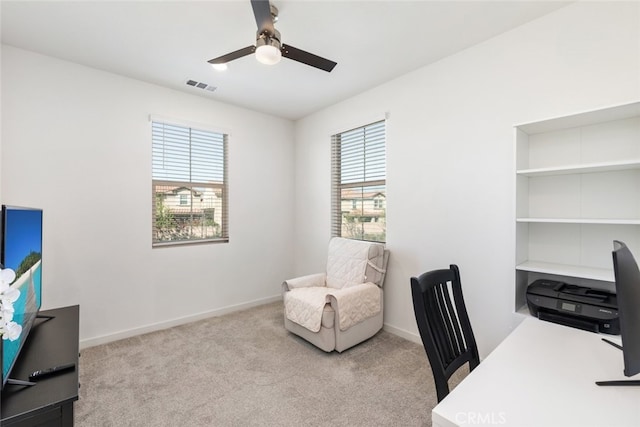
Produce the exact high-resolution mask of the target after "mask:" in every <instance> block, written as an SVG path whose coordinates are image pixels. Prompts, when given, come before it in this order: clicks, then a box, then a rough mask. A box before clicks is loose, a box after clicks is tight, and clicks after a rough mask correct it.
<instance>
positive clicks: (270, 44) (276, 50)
mask: <svg viewBox="0 0 640 427" xmlns="http://www.w3.org/2000/svg"><path fill="white" fill-rule="evenodd" d="M256 59H257V60H258V62H260V63H262V64H266V65H275V64H277V63H278V62H280V60H281V59H282V52H280V32H279V31H278V30H274V33H273V34H271V33H267V32H263V33H260V34H258V37H257V39H256Z"/></svg>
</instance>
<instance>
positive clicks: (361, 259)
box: [326, 237, 386, 289]
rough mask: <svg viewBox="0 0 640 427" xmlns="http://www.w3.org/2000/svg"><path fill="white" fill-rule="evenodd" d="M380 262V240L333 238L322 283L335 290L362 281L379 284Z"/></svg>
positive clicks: (382, 252)
mask: <svg viewBox="0 0 640 427" xmlns="http://www.w3.org/2000/svg"><path fill="white" fill-rule="evenodd" d="M384 264H385V256H384V246H383V245H382V244H381V243H375V242H364V241H362V240H351V239H345V238H342V237H334V238H332V239H331V241H330V242H329V254H328V257H327V277H326V284H327V286H328V287H330V288H335V289H342V288H345V287H349V286H354V285H359V284H361V283H366V282H372V283H375V284H376V285H378V286H382V280H383V279H384V269H385V267H386V266H385V265H384Z"/></svg>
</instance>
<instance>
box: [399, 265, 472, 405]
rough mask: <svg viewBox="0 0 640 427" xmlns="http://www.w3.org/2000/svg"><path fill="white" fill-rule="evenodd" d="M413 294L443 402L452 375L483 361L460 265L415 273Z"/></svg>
mask: <svg viewBox="0 0 640 427" xmlns="http://www.w3.org/2000/svg"><path fill="white" fill-rule="evenodd" d="M449 284H450V286H449ZM411 294H412V296H413V310H414V312H415V315H416V322H417V323H418V330H419V331H420V337H421V338H422V343H423V345H424V349H425V351H426V353H427V357H428V358H429V363H430V364H431V370H432V371H433V378H434V381H435V383H436V392H437V394H438V402H440V401H442V399H444V398H445V397H447V395H448V394H449V383H448V380H449V378H451V375H453V374H454V373H455V372H456V371H457V370H458V369H459V368H460V367H461V366H463V365H464V364H465V363H467V362H469V370H470V371H472V370H474V369H475V368H476V366H478V364H479V363H480V356H479V355H478V346H477V345H476V340H475V338H474V336H473V331H472V330H471V323H470V322H469V315H468V314H467V308H466V307H465V305H464V299H463V298H462V287H461V285H460V271H459V270H458V266H457V265H453V264H452V265H450V266H449V269H446V270H445V269H443V270H434V271H429V272H427V273H424V274H421V275H420V276H419V277H417V278H416V277H412V278H411ZM452 294H453V295H452Z"/></svg>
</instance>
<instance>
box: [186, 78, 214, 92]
mask: <svg viewBox="0 0 640 427" xmlns="http://www.w3.org/2000/svg"><path fill="white" fill-rule="evenodd" d="M187 85H189V86H193V87H197V88H198V89H204V90H208V91H209V92H213V91H214V90H216V89H217V87H215V86H211V85H210V84H207V83H202V82H197V81H195V80H187Z"/></svg>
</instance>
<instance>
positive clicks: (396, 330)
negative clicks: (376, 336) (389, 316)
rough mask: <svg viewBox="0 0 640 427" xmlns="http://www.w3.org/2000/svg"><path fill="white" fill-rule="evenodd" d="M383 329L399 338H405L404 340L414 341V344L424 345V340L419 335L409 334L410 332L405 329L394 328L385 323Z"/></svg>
mask: <svg viewBox="0 0 640 427" xmlns="http://www.w3.org/2000/svg"><path fill="white" fill-rule="evenodd" d="M382 329H384V330H385V331H387V332H389V333H391V334H394V335H397V336H399V337H401V338H404V339H406V340H409V341H412V342H414V343H416V344H420V345H422V339H421V338H420V335H418V334H415V333H413V332H409V331H407V330H405V329H401V328H398V327H395V326H392V325H390V324H388V323H385V324H384V325H383V326H382Z"/></svg>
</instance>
